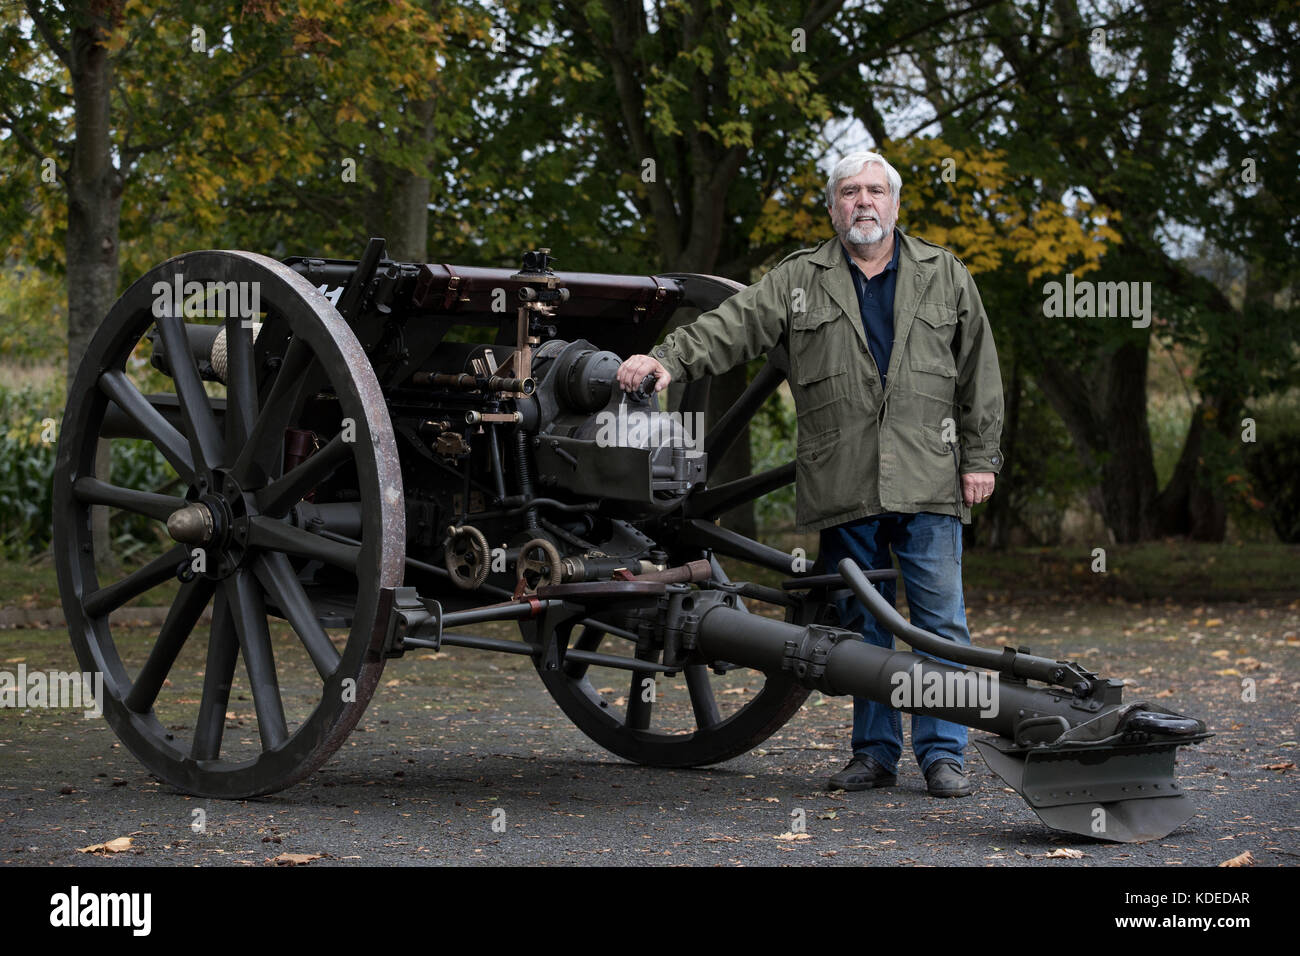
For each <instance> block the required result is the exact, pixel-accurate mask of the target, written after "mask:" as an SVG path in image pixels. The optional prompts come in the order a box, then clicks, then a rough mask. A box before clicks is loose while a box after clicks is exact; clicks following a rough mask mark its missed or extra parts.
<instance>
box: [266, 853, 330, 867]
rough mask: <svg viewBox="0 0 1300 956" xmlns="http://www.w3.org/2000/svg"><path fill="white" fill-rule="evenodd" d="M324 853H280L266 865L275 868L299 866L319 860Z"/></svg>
mask: <svg viewBox="0 0 1300 956" xmlns="http://www.w3.org/2000/svg"><path fill="white" fill-rule="evenodd" d="M324 855H325V854H324V853H281V854H280V855H279V856H273V857H271V859H269V860H267V861H266V862H267V863H274V864H275V865H276V866H299V865H301V864H303V863H310V862H311V861H312V860H319V859H320V858H321V857H323V856H324Z"/></svg>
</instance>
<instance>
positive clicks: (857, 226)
mask: <svg viewBox="0 0 1300 956" xmlns="http://www.w3.org/2000/svg"><path fill="white" fill-rule="evenodd" d="M845 238H846V239H847V240H848V241H849V242H851V243H852V244H853V245H855V246H874V245H875V244H876V243H878V242H880V241H881V240H882V239H884V238H885V229H884V227H883V226H882V225H881V224H880V223H878V222H860V223H854V224H853V225H852V226H851V227H850V228H849V231H848V233H847V234H846V235H845Z"/></svg>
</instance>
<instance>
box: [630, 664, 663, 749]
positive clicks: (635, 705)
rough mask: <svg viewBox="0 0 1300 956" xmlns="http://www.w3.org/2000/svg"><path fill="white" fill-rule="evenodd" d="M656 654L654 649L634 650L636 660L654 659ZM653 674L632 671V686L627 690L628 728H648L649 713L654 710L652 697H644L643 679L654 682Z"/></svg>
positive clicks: (645, 688)
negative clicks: (647, 698) (648, 698)
mask: <svg viewBox="0 0 1300 956" xmlns="http://www.w3.org/2000/svg"><path fill="white" fill-rule="evenodd" d="M657 656H658V655H657V654H656V653H655V652H654V651H641V650H638V651H637V652H636V657H637V660H642V661H649V660H654V659H655V658H656V657H657ZM654 679H655V678H654V675H653V674H647V673H645V672H644V671H633V672H632V686H631V687H630V688H629V689H628V692H627V726H628V728H629V729H630V730H648V729H649V728H650V715H651V713H652V712H653V710H654V702H653V700H654V698H653V695H652V696H651V699H650V700H646V699H645V692H646V690H647V689H648V688H647V687H646V686H645V685H644V684H643V681H646V680H649V681H650V682H651V684H652V685H653V683H654Z"/></svg>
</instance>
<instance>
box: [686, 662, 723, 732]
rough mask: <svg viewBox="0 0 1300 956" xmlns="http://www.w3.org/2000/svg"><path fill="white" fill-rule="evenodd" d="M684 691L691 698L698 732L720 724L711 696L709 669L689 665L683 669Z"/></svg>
mask: <svg viewBox="0 0 1300 956" xmlns="http://www.w3.org/2000/svg"><path fill="white" fill-rule="evenodd" d="M684 670H685V673H686V690H687V691H688V692H689V693H690V697H691V710H692V711H694V712H695V724H696V726H697V727H699V728H700V730H708V729H709V728H710V727H714V726H716V725H717V724H719V723H721V722H722V717H721V715H720V714H719V713H718V702H717V700H716V699H715V698H714V696H713V685H712V684H711V683H710V681H709V668H708V666H707V665H704V664H690V665H688V666H687V667H686V668H685V669H684Z"/></svg>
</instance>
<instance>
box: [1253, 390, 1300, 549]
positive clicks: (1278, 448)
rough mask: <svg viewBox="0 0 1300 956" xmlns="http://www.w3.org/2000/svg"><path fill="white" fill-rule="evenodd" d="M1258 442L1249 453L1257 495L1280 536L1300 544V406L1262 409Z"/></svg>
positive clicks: (1294, 404) (1287, 541) (1291, 542)
mask: <svg viewBox="0 0 1300 956" xmlns="http://www.w3.org/2000/svg"><path fill="white" fill-rule="evenodd" d="M1255 417H1256V418H1257V420H1258V421H1257V428H1258V433H1257V440H1256V443H1255V444H1254V445H1253V446H1252V447H1250V449H1249V450H1248V451H1247V452H1246V468H1247V470H1248V471H1249V472H1250V477H1251V483H1252V486H1253V488H1254V491H1255V492H1256V494H1258V496H1259V497H1260V498H1261V499H1263V501H1264V504H1265V512H1266V513H1267V515H1268V518H1269V520H1270V521H1271V522H1272V524H1273V529H1274V530H1275V531H1276V532H1277V536H1278V537H1279V538H1281V539H1282V540H1283V541H1285V542H1286V543H1287V544H1300V403H1298V402H1295V401H1292V402H1291V403H1289V404H1281V403H1279V404H1278V405H1276V406H1274V407H1273V408H1272V409H1268V410H1266V409H1261V411H1260V413H1258V414H1257V415H1256V416H1255Z"/></svg>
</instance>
